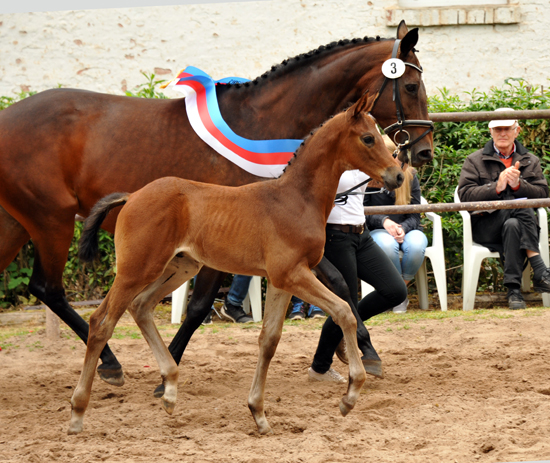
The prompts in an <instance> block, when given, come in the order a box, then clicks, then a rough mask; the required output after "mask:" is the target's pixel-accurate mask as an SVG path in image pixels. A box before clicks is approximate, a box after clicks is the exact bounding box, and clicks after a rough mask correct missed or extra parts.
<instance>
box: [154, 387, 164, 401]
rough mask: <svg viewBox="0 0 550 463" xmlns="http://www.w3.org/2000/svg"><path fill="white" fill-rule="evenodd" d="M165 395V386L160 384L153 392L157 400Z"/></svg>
mask: <svg viewBox="0 0 550 463" xmlns="http://www.w3.org/2000/svg"><path fill="white" fill-rule="evenodd" d="M163 395H164V384H159V385H158V386H157V388H156V389H155V392H153V396H154V397H155V399H160V398H161V397H162V396H163Z"/></svg>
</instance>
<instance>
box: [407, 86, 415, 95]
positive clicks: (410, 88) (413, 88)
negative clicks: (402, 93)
mask: <svg viewBox="0 0 550 463" xmlns="http://www.w3.org/2000/svg"><path fill="white" fill-rule="evenodd" d="M405 90H407V92H409V93H411V94H413V95H416V92H418V85H416V84H407V85H405Z"/></svg>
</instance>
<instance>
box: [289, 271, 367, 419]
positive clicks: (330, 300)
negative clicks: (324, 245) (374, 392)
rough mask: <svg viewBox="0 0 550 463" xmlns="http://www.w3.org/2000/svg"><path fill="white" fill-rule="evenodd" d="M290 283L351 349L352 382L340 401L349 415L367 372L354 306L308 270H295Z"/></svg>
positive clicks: (293, 289)
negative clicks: (327, 317)
mask: <svg viewBox="0 0 550 463" xmlns="http://www.w3.org/2000/svg"><path fill="white" fill-rule="evenodd" d="M288 278H289V280H290V281H292V282H293V286H292V289H289V291H290V290H291V291H292V292H293V293H294V294H295V295H296V296H297V297H299V298H300V299H302V300H304V301H306V302H309V303H310V304H314V305H316V306H318V307H320V308H321V309H323V310H324V311H325V312H327V313H328V314H329V315H330V316H331V317H332V318H333V320H334V321H335V322H336V323H337V324H338V325H339V326H340V328H341V329H342V332H343V333H344V339H345V340H346V344H347V346H348V357H349V382H348V390H347V393H346V395H345V396H344V397H342V400H341V402H340V412H341V413H342V415H344V416H346V415H347V414H348V413H349V412H350V411H351V410H352V409H353V407H354V406H355V403H356V402H357V399H358V398H359V393H360V391H361V387H362V386H363V383H364V382H365V380H366V374H365V370H364V368H363V365H362V363H361V357H360V356H359V348H358V346H357V321H356V320H355V317H354V316H353V313H352V310H351V307H350V305H349V304H347V303H346V302H345V301H343V300H342V299H340V298H339V297H338V296H336V295H335V294H334V293H332V292H330V291H329V290H328V289H327V288H325V287H324V286H323V285H322V284H321V283H320V282H319V280H317V279H316V278H315V277H314V276H313V273H312V272H311V271H309V269H301V268H295V269H294V272H293V274H292V275H289V277H288Z"/></svg>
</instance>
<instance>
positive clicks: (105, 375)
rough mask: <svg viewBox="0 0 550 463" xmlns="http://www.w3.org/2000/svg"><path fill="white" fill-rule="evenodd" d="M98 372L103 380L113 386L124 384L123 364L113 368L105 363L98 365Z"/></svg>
mask: <svg viewBox="0 0 550 463" xmlns="http://www.w3.org/2000/svg"><path fill="white" fill-rule="evenodd" d="M97 374H98V375H99V377H100V378H101V379H102V380H103V381H105V382H106V383H109V384H111V385H112V386H123V385H124V373H123V372H122V367H121V366H118V367H114V368H113V367H111V366H109V365H105V364H104V363H103V364H102V365H99V366H98V367H97Z"/></svg>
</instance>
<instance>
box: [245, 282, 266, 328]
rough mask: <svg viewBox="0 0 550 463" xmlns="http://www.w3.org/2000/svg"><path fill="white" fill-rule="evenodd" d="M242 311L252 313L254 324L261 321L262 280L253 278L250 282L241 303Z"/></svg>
mask: <svg viewBox="0 0 550 463" xmlns="http://www.w3.org/2000/svg"><path fill="white" fill-rule="evenodd" d="M243 310H244V311H245V312H246V313H252V318H253V319H254V321H255V322H261V321H262V278H261V277H258V276H255V277H252V280H250V286H249V287H248V293H247V294H246V297H245V299H244V301H243Z"/></svg>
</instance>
